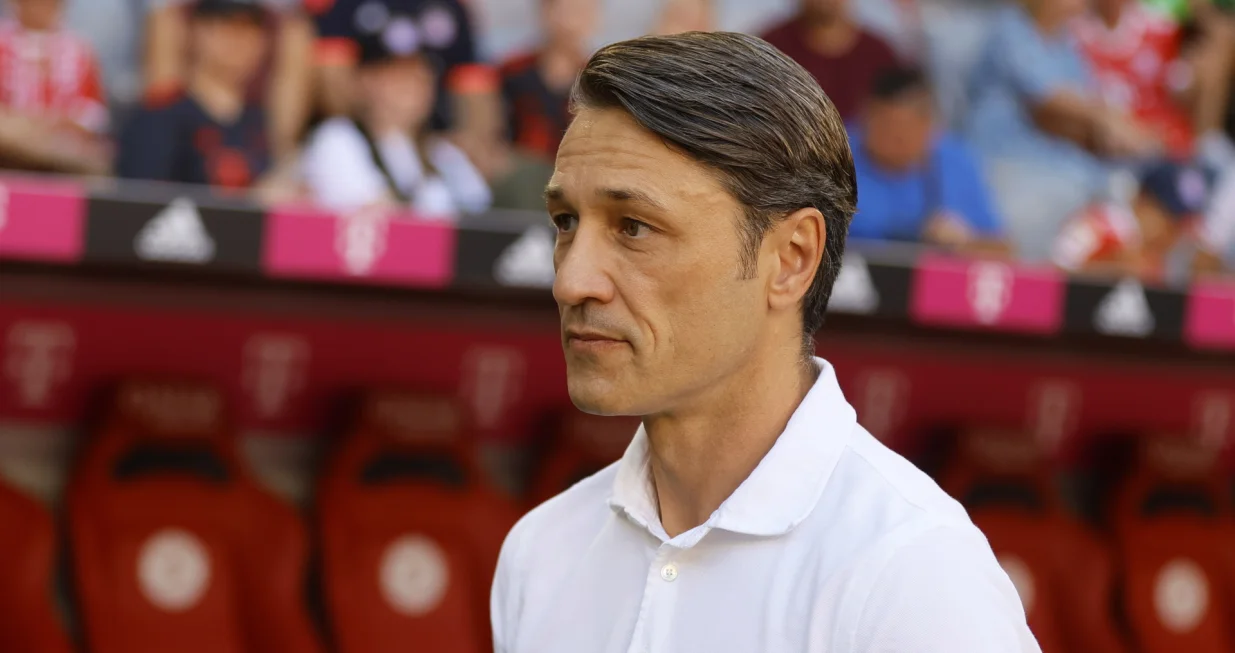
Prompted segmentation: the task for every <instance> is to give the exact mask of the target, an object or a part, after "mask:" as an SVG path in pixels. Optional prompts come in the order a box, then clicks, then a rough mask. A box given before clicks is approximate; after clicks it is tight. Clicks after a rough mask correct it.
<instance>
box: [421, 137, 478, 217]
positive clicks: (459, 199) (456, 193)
mask: <svg viewBox="0 0 1235 653" xmlns="http://www.w3.org/2000/svg"><path fill="white" fill-rule="evenodd" d="M431 147H432V149H431V150H430V157H431V158H432V160H433V165H434V166H435V167H437V169H438V172H440V173H441V175H442V181H444V182H445V183H446V187H447V188H449V189H450V196H451V197H452V198H453V199H454V202H455V204H456V205H457V206H458V207H459V208H460V209H462V210H463V211H465V212H467V213H483V212H485V211H487V210H489V207H490V205H492V204H493V193H491V192H490V191H489V184H488V183H486V182H485V178H484V176H482V175H481V174H480V171H479V170H477V169H476V166H474V165H472V162H471V160H469V159H468V158H467V154H464V152H463V150H460V149H459V148H457V147H455V146H454V145H451V144H450V143H449V142H448V141H446V140H444V139H443V140H437V141H435V142H434V143H433V144H432V145H431Z"/></svg>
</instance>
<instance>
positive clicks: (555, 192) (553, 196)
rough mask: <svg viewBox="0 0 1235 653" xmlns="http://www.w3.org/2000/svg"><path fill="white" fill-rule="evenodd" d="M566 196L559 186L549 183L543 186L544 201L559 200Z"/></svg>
mask: <svg viewBox="0 0 1235 653" xmlns="http://www.w3.org/2000/svg"><path fill="white" fill-rule="evenodd" d="M565 197H566V191H564V190H562V187H561V186H557V185H555V184H549V185H548V186H545V201H546V202H560V201H562V200H563V199H565Z"/></svg>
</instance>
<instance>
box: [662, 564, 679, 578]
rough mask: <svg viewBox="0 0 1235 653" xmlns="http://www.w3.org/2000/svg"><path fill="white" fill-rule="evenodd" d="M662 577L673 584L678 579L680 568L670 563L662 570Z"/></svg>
mask: <svg viewBox="0 0 1235 653" xmlns="http://www.w3.org/2000/svg"><path fill="white" fill-rule="evenodd" d="M660 577H661V579H662V580H664V581H665V582H666V583H672V582H673V581H675V580H677V579H678V566H677V565H675V564H673V563H672V562H670V563H669V564H667V565H665V566H664V567H661V568H660Z"/></svg>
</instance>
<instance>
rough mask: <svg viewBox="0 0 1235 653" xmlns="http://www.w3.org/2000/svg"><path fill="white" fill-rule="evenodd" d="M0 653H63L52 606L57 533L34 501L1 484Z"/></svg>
mask: <svg viewBox="0 0 1235 653" xmlns="http://www.w3.org/2000/svg"><path fill="white" fill-rule="evenodd" d="M0 533H2V534H3V535H0V578H2V579H4V581H3V582H0V651H23V652H25V653H68V651H69V650H70V649H69V642H68V639H67V638H66V637H65V635H64V631H63V630H62V629H61V627H60V622H59V620H58V618H57V616H56V610H55V606H54V604H53V602H52V575H53V574H52V569H53V568H54V566H55V558H56V530H55V526H54V524H53V523H52V518H51V515H50V514H48V512H47V511H46V510H44V509H43V506H41V505H39V504H38V502H37V501H35V500H34V499H32V498H30V497H27V496H26V495H24V494H22V493H21V492H19V491H17V490H16V489H13V488H11V487H9V486H7V485H5V484H3V483H0Z"/></svg>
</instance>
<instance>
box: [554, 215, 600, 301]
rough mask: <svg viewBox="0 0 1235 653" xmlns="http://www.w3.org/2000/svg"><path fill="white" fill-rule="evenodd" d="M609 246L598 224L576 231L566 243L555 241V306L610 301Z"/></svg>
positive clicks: (577, 228) (578, 228)
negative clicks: (556, 242)
mask: <svg viewBox="0 0 1235 653" xmlns="http://www.w3.org/2000/svg"><path fill="white" fill-rule="evenodd" d="M610 243H611V241H610V239H607V238H605V233H604V230H603V228H601V226H600V225H598V224H592V225H588V226H584V225H580V226H578V227H576V230H575V233H574V235H573V237H572V238H570V239H569V240H566V241H563V240H561V239H560V238H559V241H558V245H557V248H556V249H555V250H554V252H553V267H554V269H555V270H557V277H555V278H554V280H553V298H554V299H555V300H557V303H558V305H566V306H578V305H580V304H582V303H584V302H586V301H588V300H589V299H590V300H595V301H598V302H600V303H602V304H606V303H608V302H610V301H612V300H613V295H614V287H613V276H612V274H611V273H610V269H609V266H610V263H611V258H612V252H610V251H609V245H610Z"/></svg>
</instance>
